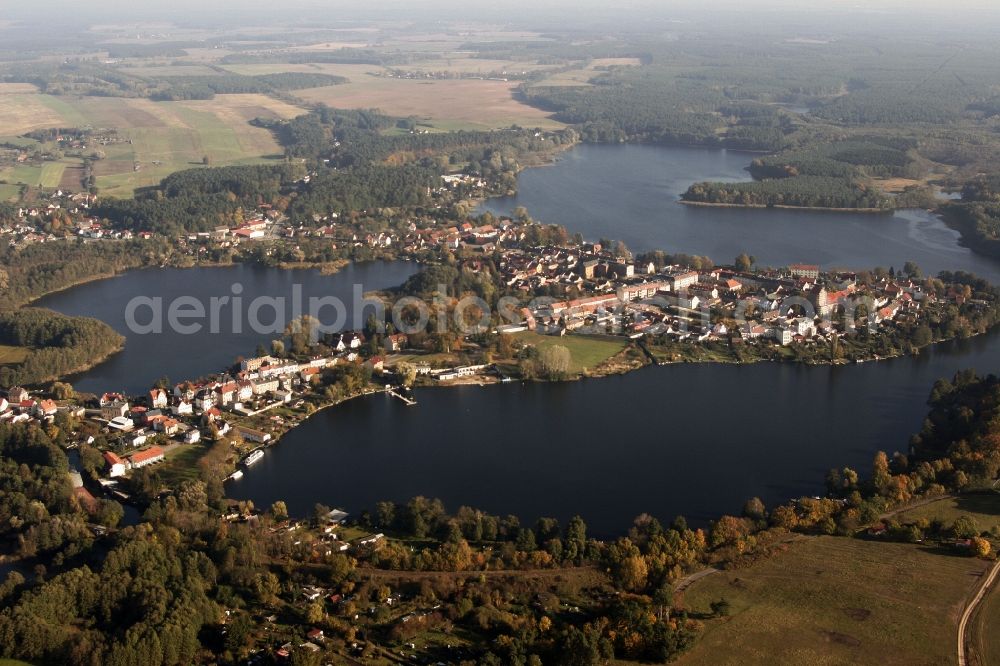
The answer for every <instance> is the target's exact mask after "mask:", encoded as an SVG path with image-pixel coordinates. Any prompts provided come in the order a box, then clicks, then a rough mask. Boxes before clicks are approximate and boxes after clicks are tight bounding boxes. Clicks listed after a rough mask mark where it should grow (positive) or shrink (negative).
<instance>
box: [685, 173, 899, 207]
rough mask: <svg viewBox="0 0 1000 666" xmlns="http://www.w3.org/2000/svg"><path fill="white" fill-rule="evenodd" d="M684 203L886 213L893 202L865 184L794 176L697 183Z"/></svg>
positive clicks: (827, 178)
mask: <svg viewBox="0 0 1000 666" xmlns="http://www.w3.org/2000/svg"><path fill="white" fill-rule="evenodd" d="M682 199H683V200H684V201H690V202H694V203H707V204H725V205H735V206H803V207H810V208H812V207H821V208H853V209H863V210H884V211H889V210H892V208H893V201H892V199H890V198H889V197H887V196H885V195H884V194H882V193H881V192H880V191H878V190H877V189H873V188H869V187H866V186H865V185H863V184H862V183H859V182H855V181H849V180H845V179H841V178H830V177H825V176H792V177H789V178H780V179H772V180H763V181H759V182H748V183H695V184H694V185H692V186H691V187H689V188H688V190H687V191H686V192H685V193H684V194H683V196H682Z"/></svg>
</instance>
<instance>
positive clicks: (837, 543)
mask: <svg viewBox="0 0 1000 666" xmlns="http://www.w3.org/2000/svg"><path fill="white" fill-rule="evenodd" d="M988 566H989V563H987V562H985V561H982V560H977V559H973V558H969V557H964V556H955V555H952V554H946V553H944V552H941V551H937V550H934V549H931V548H928V547H925V546H921V545H919V544H901V543H885V542H878V543H876V542H871V541H864V540H860V539H849V538H843V537H814V538H809V539H804V540H800V541H796V542H792V543H791V544H789V545H788V548H787V550H786V551H785V552H783V553H780V554H776V555H774V556H772V557H770V558H767V559H765V560H763V561H761V562H759V563H757V564H755V565H753V566H751V567H750V568H748V569H743V570H735V571H724V572H722V573H718V574H715V575H712V576H707V577H705V578H703V579H701V580H699V581H697V582H695V583H694V584H693V585H692V586H691V587H690V588H689V589H688V590H687V591H686V592H685V593H684V595H683V604H684V606H685V607H686V608H687V609H688V610H689V612H692V613H706V612H708V611H709V604H710V603H711V602H712V601H716V600H719V599H725V600H726V601H728V602H729V604H730V614H729V616H728V617H723V618H714V619H708V620H706V621H705V629H704V631H703V634H702V635H701V636H700V637H699V639H698V641H697V642H696V643H695V645H694V648H693V649H692V650H691V651H690V652H689V653H688V654H686V655H684V656H682V657H681V658H680V659H678V660H677V662H676V663H678V664H681V665H682V666H695V665H698V664H711V665H712V666H726V665H727V664H732V665H736V664H739V665H741V666H742V665H743V664H775V663H796V664H814V665H815V666H833V665H835V664H843V665H844V666H847V665H848V664H851V665H856V664H888V665H892V664H899V665H904V664H906V665H909V664H946V663H954V660H955V643H956V640H957V634H958V618H959V615H960V614H961V611H962V608H963V607H964V605H965V603H966V601H967V599H968V598H969V597H970V596H971V595H972V593H973V591H974V590H975V588H976V586H977V585H978V583H979V581H980V579H981V576H982V575H983V573H984V572H985V571H986V569H987V568H988Z"/></svg>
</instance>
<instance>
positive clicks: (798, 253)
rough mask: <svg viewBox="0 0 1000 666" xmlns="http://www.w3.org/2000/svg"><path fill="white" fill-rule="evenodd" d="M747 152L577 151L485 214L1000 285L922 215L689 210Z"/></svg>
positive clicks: (733, 173) (672, 243) (719, 250)
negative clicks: (697, 192)
mask: <svg viewBox="0 0 1000 666" xmlns="http://www.w3.org/2000/svg"><path fill="white" fill-rule="evenodd" d="M752 159H753V156H752V155H750V154H748V153H741V152H734V151H725V150H710V149H701V148H664V147H659V146H636V145H590V144H584V145H581V146H577V147H576V148H574V149H573V150H570V151H569V152H567V153H564V154H563V155H561V156H560V157H559V159H558V161H557V162H555V163H554V164H553V165H550V166H547V167H542V168H538V169H528V170H526V171H524V172H522V173H521V175H520V176H519V177H518V193H517V195H516V196H513V197H502V198H498V199H491V200H489V201H487V202H486V203H485V204H484V205H483V206H481V207H480V209H481V210H489V211H491V212H493V213H499V214H505V215H509V214H510V213H511V212H512V211H513V210H514V208H516V207H517V206H524V207H525V208H527V209H528V212H529V213H530V214H531V216H532V217H534V218H535V219H536V220H540V221H542V222H548V223H551V224H561V225H563V226H565V227H566V228H567V229H569V231H570V232H571V233H576V232H579V233H582V234H583V235H584V237H585V238H588V239H592V240H597V239H599V238H614V239H617V240H622V241H624V242H625V244H626V245H628V247H629V248H630V249H632V250H633V251H639V252H643V251H647V250H654V249H662V250H666V251H668V252H684V253H687V254H699V255H706V256H709V257H711V258H712V259H713V260H715V261H716V262H718V263H731V262H732V261H733V259H734V258H735V257H736V256H737V255H738V254H740V253H741V252H747V253H749V254H752V255H754V256H755V257H756V258H757V260H758V262H759V263H761V264H763V265H771V266H786V265H788V264H790V263H797V262H803V263H812V264H820V265H822V266H824V267H826V268H835V267H836V268H855V269H863V268H874V267H875V266H883V267H885V268H889V267H890V266H894V267H896V268H902V266H903V264H904V263H905V262H906V261H911V260H912V261H916V262H917V263H918V264H919V265H920V266H921V267H922V268H923V270H924V272H925V273H937V272H938V271H942V270H953V269H955V268H962V269H964V270H968V271H972V272H974V273H977V274H979V275H981V276H983V277H989V278H991V279H992V280H994V281H997V282H1000V264H998V263H996V262H995V261H993V260H991V259H989V258H986V257H981V256H979V255H975V254H973V253H972V251H971V250H969V249H968V248H965V247H962V246H961V245H959V234H958V232H956V231H953V230H952V229H949V228H948V227H947V226H946V225H945V224H944V223H943V222H942V221H941V220H940V219H939V218H937V217H936V216H934V215H931V214H929V213H927V212H926V211H920V210H906V211H900V212H897V213H896V214H894V215H869V214H863V213H838V212H818V211H798V210H767V209H742V208H714V207H696V206H685V205H683V204H680V203H677V202H678V201H679V200H680V196H681V194H683V193H684V191H685V190H687V188H688V187H689V186H690V185H691V184H692V183H694V182H697V181H702V180H715V181H729V182H736V181H743V180H749V179H750V175H749V173H747V171H745V167H747V166H748V165H749V164H750V161H751V160H752Z"/></svg>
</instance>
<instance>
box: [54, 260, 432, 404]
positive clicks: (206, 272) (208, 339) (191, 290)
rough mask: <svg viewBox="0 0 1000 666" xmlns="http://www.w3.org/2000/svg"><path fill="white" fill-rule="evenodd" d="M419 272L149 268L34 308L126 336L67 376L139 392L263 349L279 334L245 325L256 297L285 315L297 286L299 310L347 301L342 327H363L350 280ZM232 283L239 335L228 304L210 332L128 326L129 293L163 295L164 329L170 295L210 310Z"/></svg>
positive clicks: (367, 267) (90, 387)
mask: <svg viewBox="0 0 1000 666" xmlns="http://www.w3.org/2000/svg"><path fill="white" fill-rule="evenodd" d="M417 270H418V267H417V265H416V264H414V263H409V262H394V263H387V262H372V263H365V264H352V265H350V266H347V267H346V268H344V270H342V271H340V272H339V273H336V274H334V275H323V274H322V273H320V272H319V271H318V270H292V271H287V270H279V269H269V268H263V267H259V266H245V265H236V266H225V267H210V268H185V269H180V268H165V269H149V270H140V271H132V272H129V273H125V274H122V275H118V276H116V277H113V278H110V279H107V280H99V281H97V282H90V283H87V284H84V285H80V286H79V287H74V288H72V289H68V290H66V291H62V292H59V293H56V294H51V295H49V296H46V297H45V298H42V299H41V300H39V301H37V302H36V303H34V305H37V306H39V307H46V308H51V309H53V310H57V311H59V312H63V313H65V314H70V315H86V316H89V317H96V318H98V319H100V320H101V321H104V322H106V323H108V324H110V325H111V326H113V327H114V328H115V330H117V331H118V332H120V333H121V334H122V335H124V336H125V337H126V342H125V349H124V351H122V352H121V353H119V354H116V355H115V356H113V357H111V358H110V359H108V360H107V361H106V362H105V363H102V364H100V365H98V366H97V367H95V368H92V369H91V370H89V371H88V372H86V373H83V374H82V375H80V376H77V377H72V378H70V381H71V382H72V384H73V386H74V388H76V389H77V390H78V391H88V392H93V393H103V392H104V391H125V392H128V393H142V392H145V391H146V390H148V389H149V387H150V386H151V385H152V383H153V382H154V381H156V380H157V379H158V378H160V377H163V376H168V377H170V378H171V379H172V380H173V381H182V380H185V379H197V378H198V377H201V376H204V375H207V374H210V373H213V372H218V371H220V370H222V369H223V368H225V367H227V366H229V365H231V364H232V363H233V361H234V360H235V359H236V357H237V356H250V355H252V354H253V353H254V350H255V349H256V347H257V345H258V344H259V343H263V344H264V345H265V346H267V345H269V343H270V341H271V340H272V339H274V338H277V337H280V336H279V335H277V334H273V335H260V334H258V333H256V332H255V331H254V330H252V328H251V327H250V326H249V323H250V322H249V313H248V310H249V305H250V303H251V301H252V300H253V299H254V298H256V297H259V296H266V297H274V298H282V299H285V300H284V301H283V302H284V303H285V308H286V314H287V315H289V316H290V314H291V311H292V299H293V289H294V287H295V285H301V293H302V299H303V303H304V304H305V308H308V302H309V301H308V299H309V298H310V297H313V296H316V297H320V296H328V295H329V296H336V297H338V298H340V299H341V300H342V301H343V302H344V303H345V304H346V305H347V317H348V319H349V320H350V321H348V322H347V325H348V326H361V325H362V324H364V316H362V317H361V318H360V320H357V321H355V320H354V319H353V316H352V315H353V307H352V303H354V299H353V293H354V289H355V285H361V289H362V290H363V291H370V290H377V289H385V288H388V287H396V286H398V285H400V284H402V283H403V282H404V281H405V280H406V278H408V277H409V276H410V275H412V274H413V273H415V272H416V271H417ZM233 285H240V287H241V288H242V292H241V294H240V296H241V298H242V299H243V307H242V312H243V315H244V316H242V317H241V319H242V322H243V324H242V330H241V332H235V331H236V329H234V327H233V326H232V325H231V323H230V322H231V321H232V320H231V313H232V308H231V307H221V308H220V309H219V313H220V317H219V321H220V326H219V329H218V330H219V332H218V333H216V334H213V333H210V332H208V324H207V321H208V320H207V319H206V320H204V321H205V322H206V323H205V325H204V327H203V329H202V331H201V332H199V333H196V334H181V333H176V332H164V333H162V334H153V333H150V334H137V333H133V332H132V331H130V330H129V327H128V326H127V325H126V319H125V310H126V304H127V303H128V302H129V301H130V300H131V299H133V298H135V297H144V296H148V297H160V298H162V299H163V300H162V304H163V305H162V309H163V312H164V319H163V321H164V330H165V331H167V329H168V328H169V327H167V326H166V324H167V313H168V307H169V304H170V303H171V302H173V301H174V299H177V298H180V297H189V296H193V297H194V298H196V299H197V300H198V301H199V302H201V303H203V304H204V307H205V309H206V314H208V313H209V307H210V299H211V298H213V297H218V298H221V297H223V296H230V297H232V296H234V290H233ZM231 303H232V301H230V304H231ZM149 312H150V311H149V309H147V308H140V309H139V310H138V312H137V314H136V318H135V319H136V321H138V322H140V323H148V322H149V321H150V320H151V319H150V317H151V315H150V314H149ZM271 312H272V310H271V309H270V308H266V307H265V308H261V310H260V311H259V315H258V317H257V319H258V320H259V321H261V322H262V323H265V324H267V323H269V322H270V321H272V319H273V317H272V316H271V314H270V313H271ZM331 316H332V315H331Z"/></svg>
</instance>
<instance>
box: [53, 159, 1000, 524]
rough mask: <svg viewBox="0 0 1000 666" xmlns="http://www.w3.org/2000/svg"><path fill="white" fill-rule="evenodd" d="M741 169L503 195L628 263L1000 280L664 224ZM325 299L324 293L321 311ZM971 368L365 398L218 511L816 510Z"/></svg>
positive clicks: (115, 364) (886, 254)
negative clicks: (686, 198)
mask: <svg viewBox="0 0 1000 666" xmlns="http://www.w3.org/2000/svg"><path fill="white" fill-rule="evenodd" d="M748 161H749V158H748V157H747V156H746V155H745V154H738V153H732V152H729V153H726V152H721V151H703V150H686V149H664V148H648V147H636V146H615V147H599V146H582V147H580V148H577V149H576V150H574V151H572V152H570V153H568V154H567V155H566V156H564V157H563V158H562V160H561V161H560V162H559V163H558V164H556V165H555V166H551V167H546V168H541V169H533V170H529V171H526V172H525V173H523V174H522V175H521V191H520V194H519V195H518V197H517V198H516V199H515V200H506V201H503V202H492V203H490V204H489V205H490V206H491V207H493V208H494V209H497V210H500V209H504V210H509V209H510V208H512V207H513V206H514V205H517V204H524V205H527V206H528V207H529V209H530V210H531V212H532V214H533V215H534V216H535V217H537V218H539V219H542V220H545V221H549V222H559V223H563V224H566V225H567V227H568V228H569V229H570V230H571V231H580V232H582V233H583V234H584V235H586V236H588V237H591V238H599V237H601V236H614V237H619V238H622V239H624V240H625V241H626V242H628V243H629V245H630V246H631V247H633V248H634V249H645V248H650V247H656V246H663V247H665V248H666V249H670V250H677V251H684V252H689V253H697V254H708V255H710V256H713V257H715V258H716V259H718V260H720V261H729V260H731V258H732V257H734V256H735V255H736V254H738V253H739V252H741V251H743V250H746V251H749V252H752V253H754V254H755V255H757V257H758V258H759V259H760V260H761V261H763V262H765V263H771V264H786V263H789V262H791V261H812V262H818V263H822V264H824V265H826V266H831V265H843V266H853V267H859V268H861V267H870V266H872V265H877V264H881V265H884V266H889V265H895V266H897V267H900V266H901V265H902V263H903V262H904V261H906V260H915V261H918V262H919V263H920V264H921V265H923V267H924V269H925V271H932V270H933V271H936V270H940V269H944V268H962V269H966V270H973V271H975V272H977V273H980V274H982V275H984V276H988V277H990V278H992V279H994V280H997V281H1000V270H998V268H1000V264H994V263H993V262H991V261H989V260H986V259H982V258H979V257H977V256H974V255H972V254H971V253H970V252H969V251H968V250H966V249H964V248H962V247H960V246H959V245H958V242H957V234H955V233H954V232H952V231H950V230H949V229H947V228H946V227H944V225H942V224H941V223H940V222H939V221H938V220H936V219H934V218H933V217H930V216H927V215H923V214H919V213H915V214H899V215H896V216H869V215H849V214H824V213H809V212H784V211H745V210H729V209H714V208H706V209H688V208H686V207H683V206H681V205H678V204H676V203H675V201H676V197H677V194H679V193H680V192H682V191H683V190H684V189H685V188H686V187H687V185H688V184H689V183H690V182H692V181H694V180H698V179H704V178H713V179H716V178H730V179H741V178H743V177H745V174H744V173H743V172H742V168H743V166H745V164H746V163H747V162H748ZM414 269H415V267H414V266H413V265H412V264H388V265H385V264H368V265H363V266H355V267H352V268H350V269H348V270H346V271H344V272H342V273H340V274H339V275H337V276H333V277H324V276H320V275H319V274H318V273H315V272H304V273H300V272H285V271H278V270H263V269H254V268H249V267H234V268H231V269H193V270H189V271H174V270H165V271H140V272H136V273H130V274H127V275H124V276H120V277H118V278H114V279H112V280H106V281H102V282H96V283H92V284H88V285H84V286H81V287H78V288H75V289H72V290H69V291H67V292H64V293H62V294H56V295H54V296H51V297H48V298H46V299H44V300H43V301H41V302H40V303H39V304H40V305H45V306H48V307H53V308H55V309H57V310H61V311H64V312H71V313H74V314H91V315H94V316H98V317H100V318H101V319H104V320H105V321H107V322H109V323H111V324H112V325H114V326H116V328H119V330H122V328H121V327H122V324H123V320H122V316H123V309H124V303H125V302H126V301H127V300H128V299H129V298H131V297H132V296H133V295H143V294H147V295H150V294H157V295H163V296H164V297H165V299H167V298H169V297H170V296H173V295H182V294H187V293H195V294H200V295H202V296H206V297H207V296H211V295H214V294H226V293H229V291H230V284H232V283H233V282H234V281H239V282H241V283H242V284H243V285H244V287H245V292H244V293H245V294H247V295H252V294H272V295H276V294H287V293H289V290H290V289H291V284H292V283H293V282H303V283H306V284H307V285H309V286H307V288H306V291H307V292H313V291H314V290H315V291H320V290H327V291H328V290H330V289H334V290H347V291H346V292H343V291H341V292H340V293H346V294H349V293H350V286H351V285H353V284H354V283H355V282H361V283H363V284H364V285H365V288H366V289H376V288H380V287H385V286H391V285H395V284H398V283H400V282H402V281H403V280H404V279H405V278H406V277H407V276H408V275H409V274H410V273H411V272H412V271H413V270H414ZM324 293H325V292H324ZM259 339H260V338H259V336H252V335H251V336H245V335H244V336H236V337H233V336H231V335H226V336H182V335H176V334H164V335H161V336H139V337H136V336H133V335H129V340H128V344H127V347H126V351H125V352H124V353H123V354H120V355H119V356H116V357H115V358H113V359H111V360H110V361H109V362H108V363H105V364H103V365H102V366H99V367H98V368H95V369H94V370H93V371H91V372H89V373H87V374H86V375H84V376H83V377H81V378H79V379H78V380H77V381H76V382H75V384H76V386H77V387H78V388H82V389H86V390H108V389H111V388H125V389H126V390H144V389H145V388H146V387H147V386H148V385H149V383H150V382H151V381H152V380H153V379H155V378H156V377H158V376H160V375H162V374H169V375H170V376H171V377H172V378H175V379H179V378H183V377H194V376H198V375H201V374H204V373H207V372H210V371H213V370H216V369H218V368H220V367H222V366H224V365H226V364H228V363H230V362H231V361H232V360H233V358H234V357H235V356H237V355H240V354H247V353H249V352H250V351H252V349H253V347H254V346H256V344H257V342H258V341H259ZM968 367H973V368H977V369H978V370H980V371H981V372H997V371H998V370H1000V332H997V333H993V334H990V335H988V336H984V337H981V338H977V339H974V340H969V341H961V342H955V343H949V344H945V345H941V346H939V347H937V348H935V349H933V350H931V351H929V352H927V353H925V354H924V355H922V356H920V357H918V358H903V359H896V360H892V361H884V362H881V363H865V364H861V365H851V366H845V367H838V368H828V367H803V366H795V365H779V364H771V363H765V364H759V365H753V366H731V365H679V366H664V367H658V368H647V369H644V370H641V371H639V372H635V373H631V374H629V375H625V376H621V377H610V378H605V379H598V380H586V381H581V382H575V383H567V384H526V385H521V384H506V385H498V386H490V387H483V388H480V387H463V388H449V389H433V388H429V389H421V390H418V391H417V392H416V397H417V399H418V401H419V404H418V405H417V406H415V407H406V406H404V405H403V403H402V402H400V401H399V400H396V399H394V398H390V397H387V396H383V395H378V396H372V397H369V398H365V399H359V400H353V401H349V402H347V403H345V404H343V405H340V406H338V407H335V408H332V409H329V410H325V411H323V412H321V413H319V414H317V415H315V416H314V417H312V418H311V419H309V420H308V421H306V422H305V423H304V424H302V425H301V426H300V427H298V428H297V429H295V430H293V431H292V432H290V433H288V434H287V435H286V436H285V437H284V438H283V439H282V441H281V442H280V444H279V445H278V446H277V447H275V448H274V449H271V450H269V451H268V452H267V454H266V455H265V456H264V459H263V460H261V461H260V462H259V463H257V464H256V465H254V467H253V468H252V469H251V470H250V471H249V472H248V473H247V475H246V476H245V477H244V478H243V479H242V480H240V481H238V482H235V483H233V484H232V485H230V486H229V492H230V493H231V495H232V496H234V497H238V498H249V499H252V500H254V502H255V503H256V504H257V505H258V506H267V505H269V504H270V502H272V501H274V500H275V499H283V500H285V501H286V502H287V503H288V505H289V508H290V509H291V510H292V511H293V512H295V513H297V514H306V513H308V512H310V511H311V510H312V507H313V505H314V504H315V503H317V502H321V503H324V504H328V505H333V506H339V507H343V508H345V509H346V510H348V511H350V512H352V513H357V512H359V511H361V510H363V509H366V508H369V509H370V508H372V507H373V505H374V503H375V502H376V501H378V500H382V499H394V500H401V501H402V500H405V499H407V498H409V497H412V496H414V495H418V494H422V495H425V496H432V497H440V498H441V499H443V500H444V501H445V502H446V504H447V506H448V507H449V508H450V509H452V510H454V509H457V508H458V507H459V506H460V505H463V504H465V505H470V506H476V507H479V508H482V509H484V510H487V511H490V512H492V513H498V514H508V513H513V514H516V515H519V516H520V517H521V518H522V519H524V520H526V521H533V520H534V519H535V518H537V517H539V516H542V515H547V516H555V517H558V518H560V519H563V520H565V519H567V518H568V517H570V516H572V515H574V514H576V513H579V514H581V515H582V516H583V517H584V518H585V519H586V520H587V522H588V524H589V525H590V526H591V528H592V530H594V531H595V532H596V533H598V534H602V535H611V534H618V533H621V532H623V531H625V530H626V529H627V527H628V525H629V523H630V521H631V520H632V518H633V517H634V516H636V515H637V514H639V513H641V512H649V513H652V514H654V515H656V516H659V517H660V518H662V519H665V520H669V519H670V518H672V517H673V516H674V515H677V514H684V515H687V516H688V517H689V518H692V519H694V520H697V521H699V522H703V521H705V520H708V519H710V518H712V517H715V516H717V515H719V514H721V513H724V512H737V511H739V510H740V508H741V506H742V503H743V502H744V500H746V499H747V498H749V497H752V496H754V495H757V496H760V497H762V498H763V499H764V500H765V501H767V502H768V503H769V504H773V503H775V502H781V501H785V500H787V499H788V498H790V497H794V496H798V495H801V494H804V493H805V494H814V493H820V492H822V489H823V478H824V475H825V472H826V470H828V469H829V468H830V467H834V466H838V467H839V466H844V465H849V466H853V467H856V468H859V469H861V470H868V469H869V468H870V464H871V460H872V456H873V454H874V452H875V451H877V450H879V449H884V450H887V451H890V452H891V451H896V450H906V447H907V442H908V438H909V436H910V435H911V434H912V433H914V432H916V431H917V430H918V429H919V428H920V425H921V421H922V419H923V415H924V413H925V411H926V405H925V401H926V398H927V395H928V394H929V392H930V389H931V385H932V384H933V382H934V381H935V380H936V379H938V378H939V377H944V376H951V375H952V374H954V373H955V372H956V371H957V370H959V369H963V368H968Z"/></svg>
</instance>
